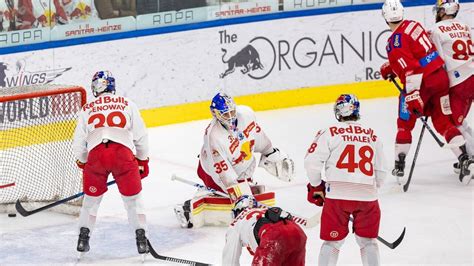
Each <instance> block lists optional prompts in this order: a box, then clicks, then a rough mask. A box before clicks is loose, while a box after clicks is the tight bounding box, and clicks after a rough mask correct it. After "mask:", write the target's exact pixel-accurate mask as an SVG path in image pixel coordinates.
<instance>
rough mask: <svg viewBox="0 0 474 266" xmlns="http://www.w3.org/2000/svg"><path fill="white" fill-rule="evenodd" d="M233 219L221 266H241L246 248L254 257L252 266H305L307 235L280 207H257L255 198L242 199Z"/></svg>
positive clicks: (236, 205) (227, 235)
mask: <svg viewBox="0 0 474 266" xmlns="http://www.w3.org/2000/svg"><path fill="white" fill-rule="evenodd" d="M232 216H233V218H234V220H233V221H232V223H231V224H230V226H229V229H228V230H227V234H226V243H225V246H224V250H223V252H222V265H233V266H238V265H240V256H241V254H242V248H243V247H245V248H247V250H248V251H249V252H250V254H251V255H253V256H254V257H253V261H252V265H293V266H303V265H305V256H306V234H305V233H304V231H303V230H302V229H301V228H300V227H299V226H298V225H297V224H296V223H295V222H293V221H292V217H291V215H290V214H289V213H287V212H285V211H283V210H282V209H280V208H278V207H272V208H268V209H267V208H257V202H256V200H255V198H254V197H252V196H243V197H241V198H240V199H239V200H238V201H237V202H236V203H235V207H234V208H233V209H232Z"/></svg>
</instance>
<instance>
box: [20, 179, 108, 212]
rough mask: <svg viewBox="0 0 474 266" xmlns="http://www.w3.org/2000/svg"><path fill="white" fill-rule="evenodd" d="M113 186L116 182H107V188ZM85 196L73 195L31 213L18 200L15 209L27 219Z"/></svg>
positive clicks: (81, 193) (80, 194)
mask: <svg viewBox="0 0 474 266" xmlns="http://www.w3.org/2000/svg"><path fill="white" fill-rule="evenodd" d="M113 184H115V180H112V181H109V182H107V186H110V185H113ZM83 195H84V191H82V192H79V193H77V194H76V195H72V196H70V197H67V198H65V199H62V200H58V201H55V202H53V203H51V204H48V205H46V206H43V207H40V208H38V209H34V210H31V211H28V210H26V209H25V208H24V207H23V206H22V205H21V202H20V200H17V201H16V204H15V208H16V211H17V212H18V213H19V214H21V216H25V217H26V216H30V215H32V214H35V213H37V212H40V211H44V210H47V209H50V208H53V207H55V206H58V205H60V204H63V203H66V202H68V201H70V200H73V199H76V198H79V197H82V196H83Z"/></svg>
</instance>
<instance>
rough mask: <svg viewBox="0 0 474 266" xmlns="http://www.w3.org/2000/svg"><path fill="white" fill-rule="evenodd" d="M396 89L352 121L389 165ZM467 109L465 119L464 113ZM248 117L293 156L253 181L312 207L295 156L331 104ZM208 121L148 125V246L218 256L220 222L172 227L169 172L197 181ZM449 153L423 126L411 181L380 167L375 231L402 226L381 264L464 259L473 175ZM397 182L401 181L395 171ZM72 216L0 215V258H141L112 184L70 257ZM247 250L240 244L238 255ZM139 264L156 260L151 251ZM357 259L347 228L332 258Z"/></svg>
mask: <svg viewBox="0 0 474 266" xmlns="http://www.w3.org/2000/svg"><path fill="white" fill-rule="evenodd" d="M396 109H397V100H396V98H384V99H373V100H361V116H362V122H363V123H366V124H369V125H371V126H372V127H373V128H374V129H375V130H376V132H377V133H378V135H379V137H380V138H381V139H382V141H383V143H384V150H385V153H386V154H387V159H388V163H389V166H390V167H392V164H393V153H394V151H393V142H394V138H395V133H396V124H395V119H396ZM473 116H474V111H472V112H471V114H470V116H469V119H470V123H471V125H472V124H473V122H474V118H473ZM257 119H258V121H259V123H260V125H261V126H262V128H263V129H264V130H265V131H266V133H267V135H268V136H269V137H270V138H271V140H272V141H273V144H274V146H275V147H278V148H280V149H281V150H283V151H285V152H287V153H288V154H289V155H290V156H291V157H292V158H293V159H294V161H295V164H296V178H295V180H294V181H293V182H292V183H284V182H281V181H279V180H277V179H276V178H274V177H272V176H270V175H269V174H267V173H266V172H265V171H264V170H263V169H258V170H257V171H256V174H255V180H256V181H257V182H258V183H260V184H265V185H266V186H267V190H269V191H275V192H276V198H277V205H278V206H281V207H283V208H284V209H285V210H288V211H290V212H292V213H295V214H298V215H300V216H304V217H310V216H312V215H314V214H316V213H317V212H319V211H320V208H319V207H317V206H315V205H311V204H309V203H308V202H307V201H306V183H307V179H306V177H305V172H304V168H303V159H304V156H305V153H306V150H307V148H308V146H309V145H310V143H311V142H312V140H313V138H314V135H315V133H316V132H317V130H318V129H320V128H323V127H325V126H327V125H329V124H330V123H332V122H334V121H335V118H334V114H333V109H332V104H322V105H313V106H304V107H297V108H291V109H280V110H274V111H265V112H258V113H257ZM208 122H209V120H201V121H194V122H189V123H184V124H176V125H170V126H162V127H157V128H150V129H149V137H150V143H151V158H150V176H148V177H147V178H146V179H144V180H143V187H144V190H143V192H144V193H143V194H144V195H143V196H144V200H145V205H146V213H147V219H148V233H149V238H150V241H151V243H152V244H153V246H154V248H155V250H156V251H157V252H158V253H159V254H162V255H167V256H173V257H177V258H183V259H188V260H196V261H200V262H206V263H211V264H217V265H219V264H221V262H220V260H221V252H222V249H223V246H224V243H225V231H226V228H224V227H203V228H199V229H182V228H180V226H179V224H178V222H177V220H176V218H175V215H174V212H173V206H174V205H175V204H177V203H181V202H183V201H184V200H187V199H189V198H190V197H191V196H192V195H193V193H194V192H195V188H193V187H190V186H189V185H186V184H183V183H179V182H177V181H171V180H170V177H171V175H172V174H177V175H179V176H181V177H184V178H188V179H190V180H194V181H197V182H198V181H199V179H198V178H197V176H196V174H195V168H196V165H197V155H198V153H199V151H200V148H201V144H202V135H203V133H204V129H205V128H206V126H207V124H208ZM420 129H421V123H418V125H417V128H416V129H415V131H414V134H413V138H414V145H413V146H412V149H411V153H410V154H409V157H408V158H407V168H406V169H407V172H408V169H409V168H410V165H411V162H412V158H413V152H414V150H415V147H416V143H417V140H418V137H419V132H420ZM455 161H456V158H455V157H454V155H453V154H452V153H451V151H449V150H446V149H441V148H439V147H438V145H437V144H436V143H435V142H434V140H433V138H432V137H431V135H429V133H428V132H427V131H426V132H425V135H424V138H423V143H422V146H421V150H420V154H419V157H418V161H417V165H416V168H415V172H414V176H413V179H412V183H411V186H410V188H409V190H408V192H407V193H403V192H401V190H399V189H397V185H396V180H395V178H393V177H392V176H391V175H389V176H388V178H387V180H386V184H385V186H384V187H383V188H382V190H381V191H380V206H381V209H382V220H381V227H380V236H381V237H383V238H385V239H387V240H388V241H390V242H391V241H394V240H395V239H396V238H397V237H398V236H399V235H400V233H401V232H402V230H403V227H406V228H407V229H406V235H405V238H404V240H403V242H402V243H401V244H400V246H399V247H397V248H396V249H394V250H391V249H389V248H387V247H385V246H384V245H382V244H380V245H379V248H380V255H381V261H382V264H383V265H473V263H474V198H473V194H474V182H472V183H471V184H470V186H465V185H462V184H461V183H460V182H459V181H458V178H457V176H456V175H455V174H454V173H453V170H452V164H453V163H454V162H455ZM403 181H406V180H403ZM76 222H77V217H73V216H68V215H63V214H57V213H54V212H41V213H38V214H35V215H32V216H29V217H20V216H19V215H18V217H16V218H9V217H7V215H6V214H2V215H1V216H0V265H11V264H43V265H53V264H56V265H72V264H87V265H103V264H109V265H117V264H138V265H139V264H141V259H140V257H139V256H138V254H137V251H136V246H135V240H134V234H133V232H132V230H131V229H130V228H129V227H128V223H127V218H126V213H125V210H124V208H123V204H122V201H121V198H120V195H119V193H118V190H117V189H116V187H115V186H112V187H110V189H109V191H108V192H107V193H106V194H105V197H104V200H103V201H102V205H101V207H100V209H99V216H98V220H97V225H96V228H95V230H94V232H93V234H92V236H91V240H90V243H91V251H90V252H89V253H88V254H86V255H85V256H84V257H83V258H82V260H81V261H80V262H79V263H78V262H77V261H76V257H77V252H76V251H75V248H76V241H77V225H76ZM305 232H306V234H307V236H308V242H307V246H306V262H307V265H317V259H318V254H319V248H320V246H321V243H322V241H321V240H320V239H319V226H316V227H314V228H311V229H305ZM250 262H251V256H250V255H249V254H248V253H247V251H246V250H245V249H244V250H243V255H242V257H241V264H242V265H248V264H250ZM145 264H166V263H165V262H163V261H159V260H156V259H154V258H153V257H151V256H150V255H149V256H148V257H147V258H146V261H145ZM352 264H355V265H357V264H361V260H360V255H359V248H358V246H357V244H356V242H355V239H354V235H353V234H350V235H349V236H348V238H347V239H346V242H345V244H344V246H343V247H342V250H341V252H340V256H339V265H352Z"/></svg>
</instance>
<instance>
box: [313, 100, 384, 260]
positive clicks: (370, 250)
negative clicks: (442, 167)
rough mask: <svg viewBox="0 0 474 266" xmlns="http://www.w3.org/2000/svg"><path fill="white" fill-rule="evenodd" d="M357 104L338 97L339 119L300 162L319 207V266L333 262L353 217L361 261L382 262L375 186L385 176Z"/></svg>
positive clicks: (378, 146) (377, 146)
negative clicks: (320, 240) (378, 237)
mask: <svg viewBox="0 0 474 266" xmlns="http://www.w3.org/2000/svg"><path fill="white" fill-rule="evenodd" d="M359 105H360V103H359V101H358V100H357V98H356V97H355V96H354V95H351V94H343V95H341V96H340V97H339V98H338V99H337V101H336V104H335V106H334V112H335V115H336V119H337V121H338V123H335V124H333V125H331V126H330V127H328V128H326V129H324V130H321V131H319V132H318V134H317V135H316V137H315V139H314V141H313V143H312V144H311V146H310V147H309V149H308V152H307V154H306V158H305V161H304V166H305V169H306V173H307V176H308V179H309V183H308V201H309V202H311V203H313V204H316V205H317V206H323V211H322V214H321V231H320V238H321V239H322V240H324V243H323V245H322V246H321V252H320V255H319V263H318V265H320V266H324V265H335V264H336V263H337V259H338V256H339V250H340V248H341V246H342V244H343V243H344V239H345V237H346V236H347V234H348V233H349V229H348V223H349V219H350V216H351V215H352V217H353V219H354V221H353V231H354V233H355V235H356V241H357V243H358V244H359V246H360V249H361V256H362V263H363V265H380V256H379V250H378V245H377V240H376V238H377V236H378V231H379V224H380V208H379V204H378V200H377V188H378V187H380V186H381V185H382V183H383V179H384V178H385V176H386V167H385V157H384V154H383V149H382V142H381V141H380V139H379V138H378V136H377V135H376V133H375V131H374V130H373V129H372V128H370V127H368V126H365V125H362V124H360V123H359V122H358V120H359ZM323 170H324V171H323ZM323 172H324V173H325V181H324V180H323V179H322V178H323V177H322V173H323Z"/></svg>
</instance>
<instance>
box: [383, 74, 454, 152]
mask: <svg viewBox="0 0 474 266" xmlns="http://www.w3.org/2000/svg"><path fill="white" fill-rule="evenodd" d="M390 81H391V82H392V83H393V84H394V85H395V87H397V89H398V91H399V92H400V93H401V94H404V92H403V90H402V88H401V87H400V85H399V84H398V82H397V81H396V80H395V78H394V77H393V76H390ZM414 113H415V115H416V117H417V118H420V120H421V122H422V123H423V125H424V126H425V127H426V129H428V132H430V134H431V136H432V137H433V138H434V140H435V141H436V143H438V145H439V146H440V147H441V148H447V149H451V148H457V147H459V146H461V145H462V144H461V143H444V142H443V141H441V140H440V139H439V138H438V136H437V135H436V133H435V132H434V131H433V129H432V128H431V126H430V125H428V122H427V120H423V118H422V116H421V114H420V113H418V112H417V111H414Z"/></svg>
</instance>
